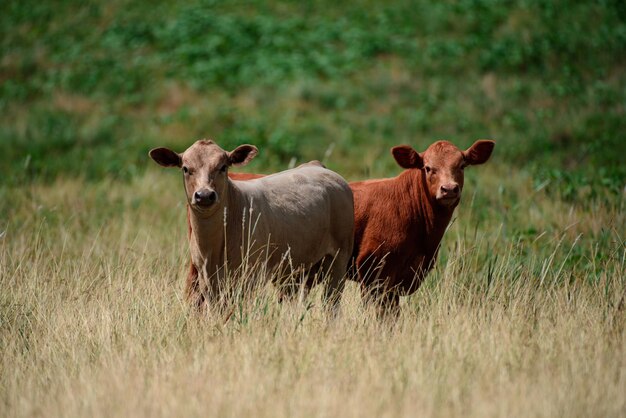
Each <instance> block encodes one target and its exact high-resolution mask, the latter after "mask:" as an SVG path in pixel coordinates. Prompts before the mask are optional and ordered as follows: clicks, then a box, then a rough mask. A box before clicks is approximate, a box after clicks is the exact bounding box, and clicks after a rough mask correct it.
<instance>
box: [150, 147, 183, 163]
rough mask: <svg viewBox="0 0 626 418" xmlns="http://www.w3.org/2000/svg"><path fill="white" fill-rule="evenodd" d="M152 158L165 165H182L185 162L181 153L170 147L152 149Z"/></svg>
mask: <svg viewBox="0 0 626 418" xmlns="http://www.w3.org/2000/svg"><path fill="white" fill-rule="evenodd" d="M150 158H152V159H153V160H154V161H155V162H156V163H157V164H159V165H162V166H163V167H180V166H182V164H183V160H182V158H181V156H180V154H178V153H176V152H174V151H172V150H171V149H169V148H155V149H153V150H151V151H150Z"/></svg>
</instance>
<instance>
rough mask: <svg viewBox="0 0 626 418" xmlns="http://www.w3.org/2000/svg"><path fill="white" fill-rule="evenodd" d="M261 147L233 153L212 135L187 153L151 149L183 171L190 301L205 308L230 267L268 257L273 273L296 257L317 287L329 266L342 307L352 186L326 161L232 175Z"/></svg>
mask: <svg viewBox="0 0 626 418" xmlns="http://www.w3.org/2000/svg"><path fill="white" fill-rule="evenodd" d="M257 152H258V151H257V149H256V147H254V146H252V145H241V146H239V147H237V148H236V149H235V150H233V151H231V152H227V151H224V150H223V149H221V148H220V147H219V146H218V145H217V144H215V143H214V142H213V141H210V140H200V141H197V142H196V143H194V144H193V145H192V146H191V147H189V148H188V149H187V150H186V151H185V152H184V153H182V154H178V153H176V152H174V151H171V150H169V149H167V148H156V149H153V150H152V151H150V157H151V158H152V159H153V160H154V161H156V162H157V163H158V164H160V165H162V166H165V167H179V168H181V169H182V171H183V179H184V181H183V184H184V186H185V193H186V197H187V204H188V214H189V224H190V240H189V242H190V249H191V258H192V262H193V266H194V268H195V270H196V271H197V274H196V275H192V274H190V276H189V278H188V281H187V288H186V294H187V298H188V300H189V301H190V303H191V304H192V305H193V306H195V307H197V308H199V309H204V308H205V307H206V305H207V303H209V302H211V301H213V300H216V297H217V296H218V295H219V294H220V288H221V287H222V286H223V285H224V283H223V280H224V278H225V277H226V276H227V271H236V270H237V269H239V268H240V267H242V266H244V265H248V266H258V265H259V263H266V267H267V270H268V271H270V272H272V271H277V270H279V269H281V267H282V268H284V267H285V260H288V265H289V266H290V269H289V270H290V271H291V272H294V271H299V270H301V269H305V270H308V272H309V274H308V275H306V274H305V275H304V277H307V279H306V280H307V281H306V283H304V284H307V285H309V286H310V285H312V284H313V282H312V281H311V277H312V275H313V274H314V273H316V272H317V271H318V270H322V271H324V272H325V273H326V274H327V276H328V280H327V283H326V289H325V292H324V297H325V300H326V301H328V302H330V303H331V304H332V305H335V306H336V304H337V303H338V300H339V297H340V295H341V292H342V290H343V286H344V283H345V272H346V266H347V265H348V262H349V259H350V256H351V254H352V245H353V235H352V233H353V229H354V205H353V200H352V192H351V191H350V188H349V186H348V184H347V183H346V181H345V180H344V179H343V178H342V177H341V176H339V175H338V174H336V173H334V172H332V171H330V170H328V169H326V168H324V167H322V166H321V165H320V164H319V163H309V164H303V165H301V166H300V167H297V168H294V169H291V170H287V171H284V172H281V173H277V174H274V175H270V176H266V177H262V178H258V179H254V180H246V181H238V180H232V179H230V178H229V177H228V169H229V168H230V167H231V166H238V165H245V164H247V163H248V162H249V161H250V160H252V158H254V157H255V156H256V154H257ZM244 214H250V215H249V216H250V219H249V221H248V223H249V224H250V225H251V226H249V227H246V226H244V225H242V224H243V222H242V216H244ZM253 217H254V218H253ZM252 218H253V219H252ZM244 249H245V251H244ZM282 277H283V276H279V275H275V278H279V279H280V278H282ZM291 277H293V276H291Z"/></svg>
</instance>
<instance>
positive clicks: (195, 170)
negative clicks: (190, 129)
mask: <svg viewBox="0 0 626 418" xmlns="http://www.w3.org/2000/svg"><path fill="white" fill-rule="evenodd" d="M257 153H258V150H257V148H256V147H255V146H252V145H240V146H239V147H237V148H235V149H234V150H233V151H231V152H228V151H224V150H223V149H222V148H220V147H219V146H218V145H217V144H215V143H214V142H213V141H211V140H205V139H202V140H200V141H196V142H195V143H194V144H193V145H192V146H191V147H189V148H188V149H187V151H185V152H183V153H182V154H178V153H176V152H174V151H172V150H170V149H167V148H155V149H153V150H152V151H150V157H151V158H152V159H153V160H154V161H156V162H157V163H158V164H159V165H162V166H164V167H179V168H181V169H182V172H183V181H184V185H185V193H186V194H187V202H188V203H189V205H190V206H191V208H192V209H194V210H195V211H197V212H200V213H203V214H211V213H213V212H214V211H215V210H216V208H217V207H219V206H220V205H219V203H220V199H221V198H222V197H224V196H225V194H226V188H227V184H228V181H227V179H228V177H227V175H228V167H230V166H233V165H235V166H240V165H246V164H247V163H248V162H249V161H250V160H252V159H253V158H254V157H255V156H256V154H257Z"/></svg>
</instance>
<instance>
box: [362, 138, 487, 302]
mask: <svg viewBox="0 0 626 418" xmlns="http://www.w3.org/2000/svg"><path fill="white" fill-rule="evenodd" d="M494 145H495V142H494V141H489V140H480V141H476V142H475V143H474V145H472V146H471V147H470V148H468V149H467V150H466V151H461V150H459V149H458V148H457V147H456V146H454V145H453V144H451V143H450V142H447V141H438V142H435V143H434V144H432V145H431V146H430V147H428V149H427V150H426V151H425V152H422V153H418V152H416V151H415V150H414V149H413V148H411V147H410V146H408V145H400V146H397V147H393V148H392V149H391V152H392V154H393V156H394V158H395V160H396V162H397V163H398V164H399V165H400V167H402V168H405V169H406V170H405V171H403V172H402V173H401V174H400V175H399V176H397V177H394V178H390V179H377V180H366V181H360V182H354V183H351V184H350V187H351V189H352V192H353V193H354V211H355V219H354V220H355V236H354V250H353V257H354V260H355V266H354V267H355V268H356V272H355V271H354V270H353V271H352V279H353V280H358V281H360V282H361V284H362V290H363V292H364V296H366V297H371V298H373V299H374V300H376V301H377V302H378V303H380V304H381V307H382V308H384V309H390V310H393V309H395V308H396V307H397V306H398V303H399V300H400V296H401V295H410V294H411V293H413V292H415V291H416V290H417V289H418V288H419V286H420V284H421V283H422V281H423V279H424V277H426V274H427V273H428V271H429V270H430V269H431V268H432V267H433V264H434V261H435V260H436V257H437V252H438V249H439V244H440V242H441V239H442V237H443V234H444V232H445V230H446V227H447V226H448V224H449V223H450V219H451V218H452V214H453V212H454V209H455V208H456V206H457V205H458V203H459V201H460V198H461V191H462V189H463V179H464V177H463V169H464V168H465V167H466V166H469V165H476V164H483V163H484V162H486V161H487V160H488V159H489V157H490V156H491V152H492V151H493V148H494Z"/></svg>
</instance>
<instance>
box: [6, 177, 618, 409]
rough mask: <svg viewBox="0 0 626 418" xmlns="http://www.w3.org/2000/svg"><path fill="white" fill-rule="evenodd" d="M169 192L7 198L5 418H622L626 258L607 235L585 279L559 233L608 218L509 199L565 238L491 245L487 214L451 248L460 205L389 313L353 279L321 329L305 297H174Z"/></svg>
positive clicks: (180, 213) (464, 221) (143, 189)
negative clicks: (204, 310) (216, 310)
mask: <svg viewBox="0 0 626 418" xmlns="http://www.w3.org/2000/svg"><path fill="white" fill-rule="evenodd" d="M159 174H160V173H159ZM178 180H179V179H177V178H176V179H174V176H171V178H170V177H165V176H161V175H159V176H154V175H152V174H150V173H148V175H146V176H145V177H143V178H140V179H137V180H136V181H134V182H133V183H132V184H128V185H116V184H107V183H98V184H89V183H84V182H81V181H79V180H75V181H69V180H65V181H60V182H58V183H56V184H55V185H54V186H53V187H44V186H33V187H32V188H31V189H29V190H27V191H25V192H24V194H23V195H19V196H17V197H16V199H15V211H14V212H13V213H12V215H11V218H10V219H9V222H8V223H7V224H5V225H2V228H0V229H2V230H4V229H5V226H6V232H5V234H4V235H3V237H2V238H0V275H1V276H0V286H1V293H0V352H1V358H2V360H1V363H0V367H1V369H0V370H1V372H0V402H1V406H0V410H1V411H2V415H3V416H107V417H108V416H112V415H124V416H184V415H192V416H207V415H209V416H212V415H217V416H271V417H275V416H355V417H362V416H415V415H419V416H480V417H483V416H565V417H577V416H604V417H621V416H624V414H625V413H626V395H625V394H626V336H625V333H624V325H625V318H626V315H625V310H624V309H625V308H624V303H625V302H624V295H625V292H626V283H625V280H624V267H625V264H624V263H625V257H626V252H625V250H624V247H623V245H622V244H621V241H620V242H619V243H618V244H617V245H615V246H614V247H613V252H612V254H611V255H610V256H608V257H604V258H602V259H598V261H597V263H596V264H594V265H593V266H592V267H589V268H586V269H582V268H581V267H580V265H579V264H576V263H570V260H569V259H568V257H570V255H569V254H571V253H572V251H571V250H570V248H571V247H572V246H573V247H574V248H578V247H579V246H590V247H591V248H593V242H591V241H585V238H581V239H578V241H576V237H573V238H572V237H570V235H568V234H570V232H568V231H563V229H564V227H566V226H567V225H568V224H569V223H570V222H571V219H570V218H571V217H574V218H576V219H575V220H577V221H578V222H579V223H578V224H577V225H578V226H576V228H581V231H584V232H585V233H588V234H592V232H593V229H594V227H593V223H594V222H599V221H598V219H600V220H602V219H605V218H606V222H609V219H612V222H614V223H616V225H617V226H619V225H622V226H623V220H624V215H623V211H621V212H620V211H617V212H615V210H609V209H607V208H603V207H600V209H597V208H596V209H594V210H595V211H597V210H599V211H600V213H596V216H595V218H594V219H590V218H591V217H590V216H589V212H585V211H582V209H576V210H573V211H570V212H568V211H564V210H563V208H562V207H559V206H558V204H555V203H554V202H552V201H550V200H546V199H545V198H541V199H539V200H537V201H536V202H535V203H536V204H532V203H529V204H528V205H526V204H523V205H521V206H520V207H521V209H519V207H518V209H517V211H518V212H522V213H525V214H526V215H523V214H522V215H520V214H518V217H520V218H521V219H518V220H517V221H516V222H518V223H519V222H522V221H523V220H524V219H529V218H530V217H532V216H533V215H532V214H533V213H534V212H533V211H535V212H536V211H539V212H541V213H545V214H549V216H548V215H546V216H545V217H543V218H542V219H545V222H552V223H553V224H556V225H558V226H559V227H558V228H560V227H561V225H563V226H564V227H563V229H561V230H560V232H559V233H553V234H548V235H551V236H552V238H551V239H548V238H547V237H545V236H544V237H543V238H541V239H540V240H539V241H538V242H534V243H532V242H531V243H527V244H526V243H519V242H517V243H516V242H512V241H511V240H507V239H505V238H504V237H503V236H504V233H502V232H501V234H500V235H498V234H495V235H493V236H490V235H489V234H490V232H489V231H501V229H502V228H501V225H502V222H501V220H499V219H492V220H487V221H484V222H483V224H482V225H481V229H480V231H479V233H478V235H477V238H475V239H474V238H465V235H466V234H465V232H464V231H465V229H467V228H468V227H469V228H472V226H468V225H471V223H472V222H473V221H474V213H475V212H477V211H479V210H478V208H476V207H475V206H474V205H473V203H471V200H470V199H469V198H468V199H466V201H465V202H464V205H465V209H464V210H462V211H461V212H460V218H459V220H457V222H456V223H455V225H453V227H452V230H451V231H450V232H449V233H448V235H447V238H446V244H445V245H446V248H444V254H443V257H442V259H441V260H440V262H439V263H438V267H437V270H436V271H435V272H434V273H433V274H431V276H430V277H429V280H428V281H427V282H426V283H425V285H424V286H423V287H422V289H421V290H420V291H419V292H417V294H416V295H414V296H413V297H411V298H410V299H409V300H408V301H406V302H404V303H403V306H402V312H401V314H400V317H399V318H398V320H397V321H379V320H377V319H376V317H375V315H374V313H373V312H372V311H371V310H369V309H367V308H364V307H363V306H362V305H361V304H360V297H359V295H358V292H357V288H356V286H355V285H350V286H348V289H347V292H346V294H345V295H344V299H343V303H342V311H341V315H340V317H339V318H338V319H336V320H331V319H329V318H328V317H327V316H326V314H325V313H324V311H323V310H322V309H320V308H319V292H314V294H312V295H311V296H310V298H309V299H308V300H306V301H305V302H304V303H301V304H300V303H296V302H293V303H287V304H284V305H280V304H278V303H277V301H276V295H275V291H274V290H273V289H272V287H271V286H268V287H266V288H263V289H261V290H259V291H258V292H257V293H256V294H255V295H252V296H251V297H250V298H248V299H246V300H245V301H238V302H237V303H235V305H234V306H235V308H236V309H235V310H234V311H233V315H232V316H230V318H229V319H228V320H227V321H226V323H224V319H223V317H219V316H215V315H214V316H211V317H209V318H198V317H196V316H194V315H191V314H190V313H189V312H188V310H187V307H186V306H185V303H184V301H183V300H182V282H183V280H182V277H183V276H184V274H185V270H186V257H187V256H186V254H187V252H186V251H187V249H186V240H185V236H184V234H185V230H184V210H183V207H182V204H180V203H178V204H177V202H180V201H181V200H182V194H181V193H178V192H180V190H178V187H179V184H178ZM483 181H484V182H485V184H489V180H488V178H487V177H484V178H481V183H482V182H483ZM522 183H523V182H522ZM177 186H178V187H177ZM517 186H519V188H518V190H520V192H523V191H524V187H528V186H527V185H525V183H523V184H519V185H517ZM472 187H475V186H472ZM163 190H168V191H171V192H168V193H163V192H162V191H163ZM492 204H493V205H496V206H497V204H498V203H497V202H492ZM495 210H496V211H497V210H498V209H497V208H496V209H495ZM578 211H582V212H580V213H579V212H578ZM568 217H569V218H568ZM558 228H557V230H558ZM570 229H571V228H570ZM174 232H175V233H174ZM619 232H621V231H616V234H617V233H619ZM559 237H561V238H559ZM494 244H495V245H494ZM537 246H541V247H542V250H541V251H539V250H535V247H537ZM585 254H587V253H585ZM588 254H592V253H591V252H588Z"/></svg>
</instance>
